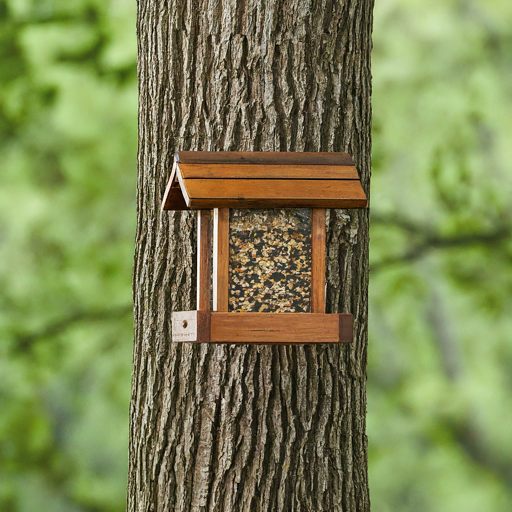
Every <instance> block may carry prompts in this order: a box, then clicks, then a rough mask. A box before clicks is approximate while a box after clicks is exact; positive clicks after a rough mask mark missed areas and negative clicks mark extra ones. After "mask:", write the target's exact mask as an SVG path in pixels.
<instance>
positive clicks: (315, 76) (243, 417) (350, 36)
mask: <svg viewBox="0 0 512 512" xmlns="http://www.w3.org/2000/svg"><path fill="white" fill-rule="evenodd" d="M372 8H373V1H372V0H368V1H366V0H345V1H343V2H331V1H326V2H318V1H317V0H313V2H305V1H304V0H274V1H269V0H240V1H227V2H216V1H213V0H209V1H208V0H195V1H185V0H173V1H170V2H167V1H164V0H160V1H157V0H139V5H138V41H139V64H138V67H139V69H138V73H139V100H140V107H139V134H140V135H139V162H138V163H139V175H138V229H137V239H136V252H135V264H134V278H133V293H134V302H135V305H134V308H135V345H134V360H133V382H132V397H131V409H130V418H131V421H130V469H129V483H128V510H129V511H131V512H135V511H137V512H139V511H155V512H160V511H179V512H182V511H212V512H213V511H218V512H245V511H247V512H249V511H261V512H263V511H264V512H275V511H302V512H316V511H325V512H332V511H344V512H349V511H353V512H356V511H357V512H364V511H368V510H369V507H370V506H369V494H368V478H367V440H366V435H365V415H366V390H365V383H366V352H367V288H368V212H367V211H363V210H362V211H360V210H353V211H343V210H331V212H330V216H329V220H328V233H327V236H328V247H327V284H328V291H327V312H351V313H353V314H354V324H355V333H354V343H353V344H351V345H349V346H346V345H335V346H324V345H322V346H273V347H272V346H233V345H225V346H223V345H207V344H199V345H195V344H175V343H172V341H171V335H170V333H171V312H172V311H173V310H174V311H180V310H181V311H184V310H191V309H194V308H195V306H196V304H195V268H196V261H195V259H196V231H195V225H196V214H195V213H194V212H191V213H188V212H185V213H179V212H176V213H169V212H163V213H162V212H160V201H161V199H162V196H163V193H164V188H165V184H166V180H167V178H168V176H169V172H170V169H171V162H172V156H173V154H174V152H175V151H176V150H189V149H192V150H224V151H244V150H247V151H249V150H255V151H259V150H264V151H346V152H349V153H351V154H352V156H353V157H354V159H355V161H356V164H357V168H358V170H359V172H360V175H361V179H362V183H363V187H364V189H365V191H366V192H367V193H368V187H369V178H370V152H371V133H370V125H371V107H370V93H371V75H370V51H371V29H372Z"/></svg>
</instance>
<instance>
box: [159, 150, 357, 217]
mask: <svg viewBox="0 0 512 512" xmlns="http://www.w3.org/2000/svg"><path fill="white" fill-rule="evenodd" d="M366 206H367V200H366V195H365V193H364V191H363V189H362V187H361V183H360V181H359V176H358V174H357V169H356V168H355V166H354V163H353V161H352V158H351V157H350V155H347V154H346V153H284V152H283V153H264V152H252V153H239V152H236V153H235V152H193V151H186V152H180V153H179V154H177V155H176V158H175V162H174V165H173V170H172V173H171V178H170V179H169V183H168V185H167V189H166V192H165V197H164V201H163V203H162V209H164V210H183V209H193V210H195V209H208V208H304V207H311V208H366Z"/></svg>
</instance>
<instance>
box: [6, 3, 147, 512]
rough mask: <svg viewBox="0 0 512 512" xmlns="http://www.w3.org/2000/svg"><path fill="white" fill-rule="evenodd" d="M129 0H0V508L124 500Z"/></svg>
mask: <svg viewBox="0 0 512 512" xmlns="http://www.w3.org/2000/svg"><path fill="white" fill-rule="evenodd" d="M134 19H135V5H134V2H131V1H123V0H120V1H117V2H100V1H89V0H84V1H73V2H70V1H69V0H60V1H51V2H50V1H41V0H33V1H32V2H31V1H21V0H17V1H5V0H0V79H1V89H0V161H1V162H2V165H1V176H2V187H1V188H0V289H1V290H2V293H1V294H0V304H1V307H0V337H1V340H2V342H1V345H0V375H1V376H2V378H1V379H0V410H1V411H2V413H1V415H0V510H2V511H6V512H7V511H16V512H17V511H20V512H21V511H27V512H28V511H33V510H40V511H41V512H44V511H48V512H50V511H52V512H53V511H60V510H62V511H70V510H77V511H79V510H90V511H94V510H104V511H110V510H111V511H117V510H123V509H124V504H125V492H126V464H127V437H128V400H129V385H130V364H131V345H132V334H131V332H132V320H131V305H130V302H131V300H130V299H131V289H130V278H131V261H132V255H133V237H134V232H135V176H136V147H137V89H136V42H135V38H134Z"/></svg>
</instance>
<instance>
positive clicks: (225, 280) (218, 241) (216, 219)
mask: <svg viewBox="0 0 512 512" xmlns="http://www.w3.org/2000/svg"><path fill="white" fill-rule="evenodd" d="M213 212H214V213H213V224H214V225H213V310H214V311H228V294H229V208H215V209H214V211H213Z"/></svg>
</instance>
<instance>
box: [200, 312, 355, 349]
mask: <svg viewBox="0 0 512 512" xmlns="http://www.w3.org/2000/svg"><path fill="white" fill-rule="evenodd" d="M341 316H350V317H351V316H352V315H339V314H318V313H212V316H211V320H210V322H211V334H210V341H211V343H251V344H259V343H276V344H289V343H294V344H307V343H339V342H340V341H342V342H349V341H351V340H347V338H346V337H345V338H344V339H340V323H341V320H340V317H341ZM344 322H346V320H345V321H344Z"/></svg>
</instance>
